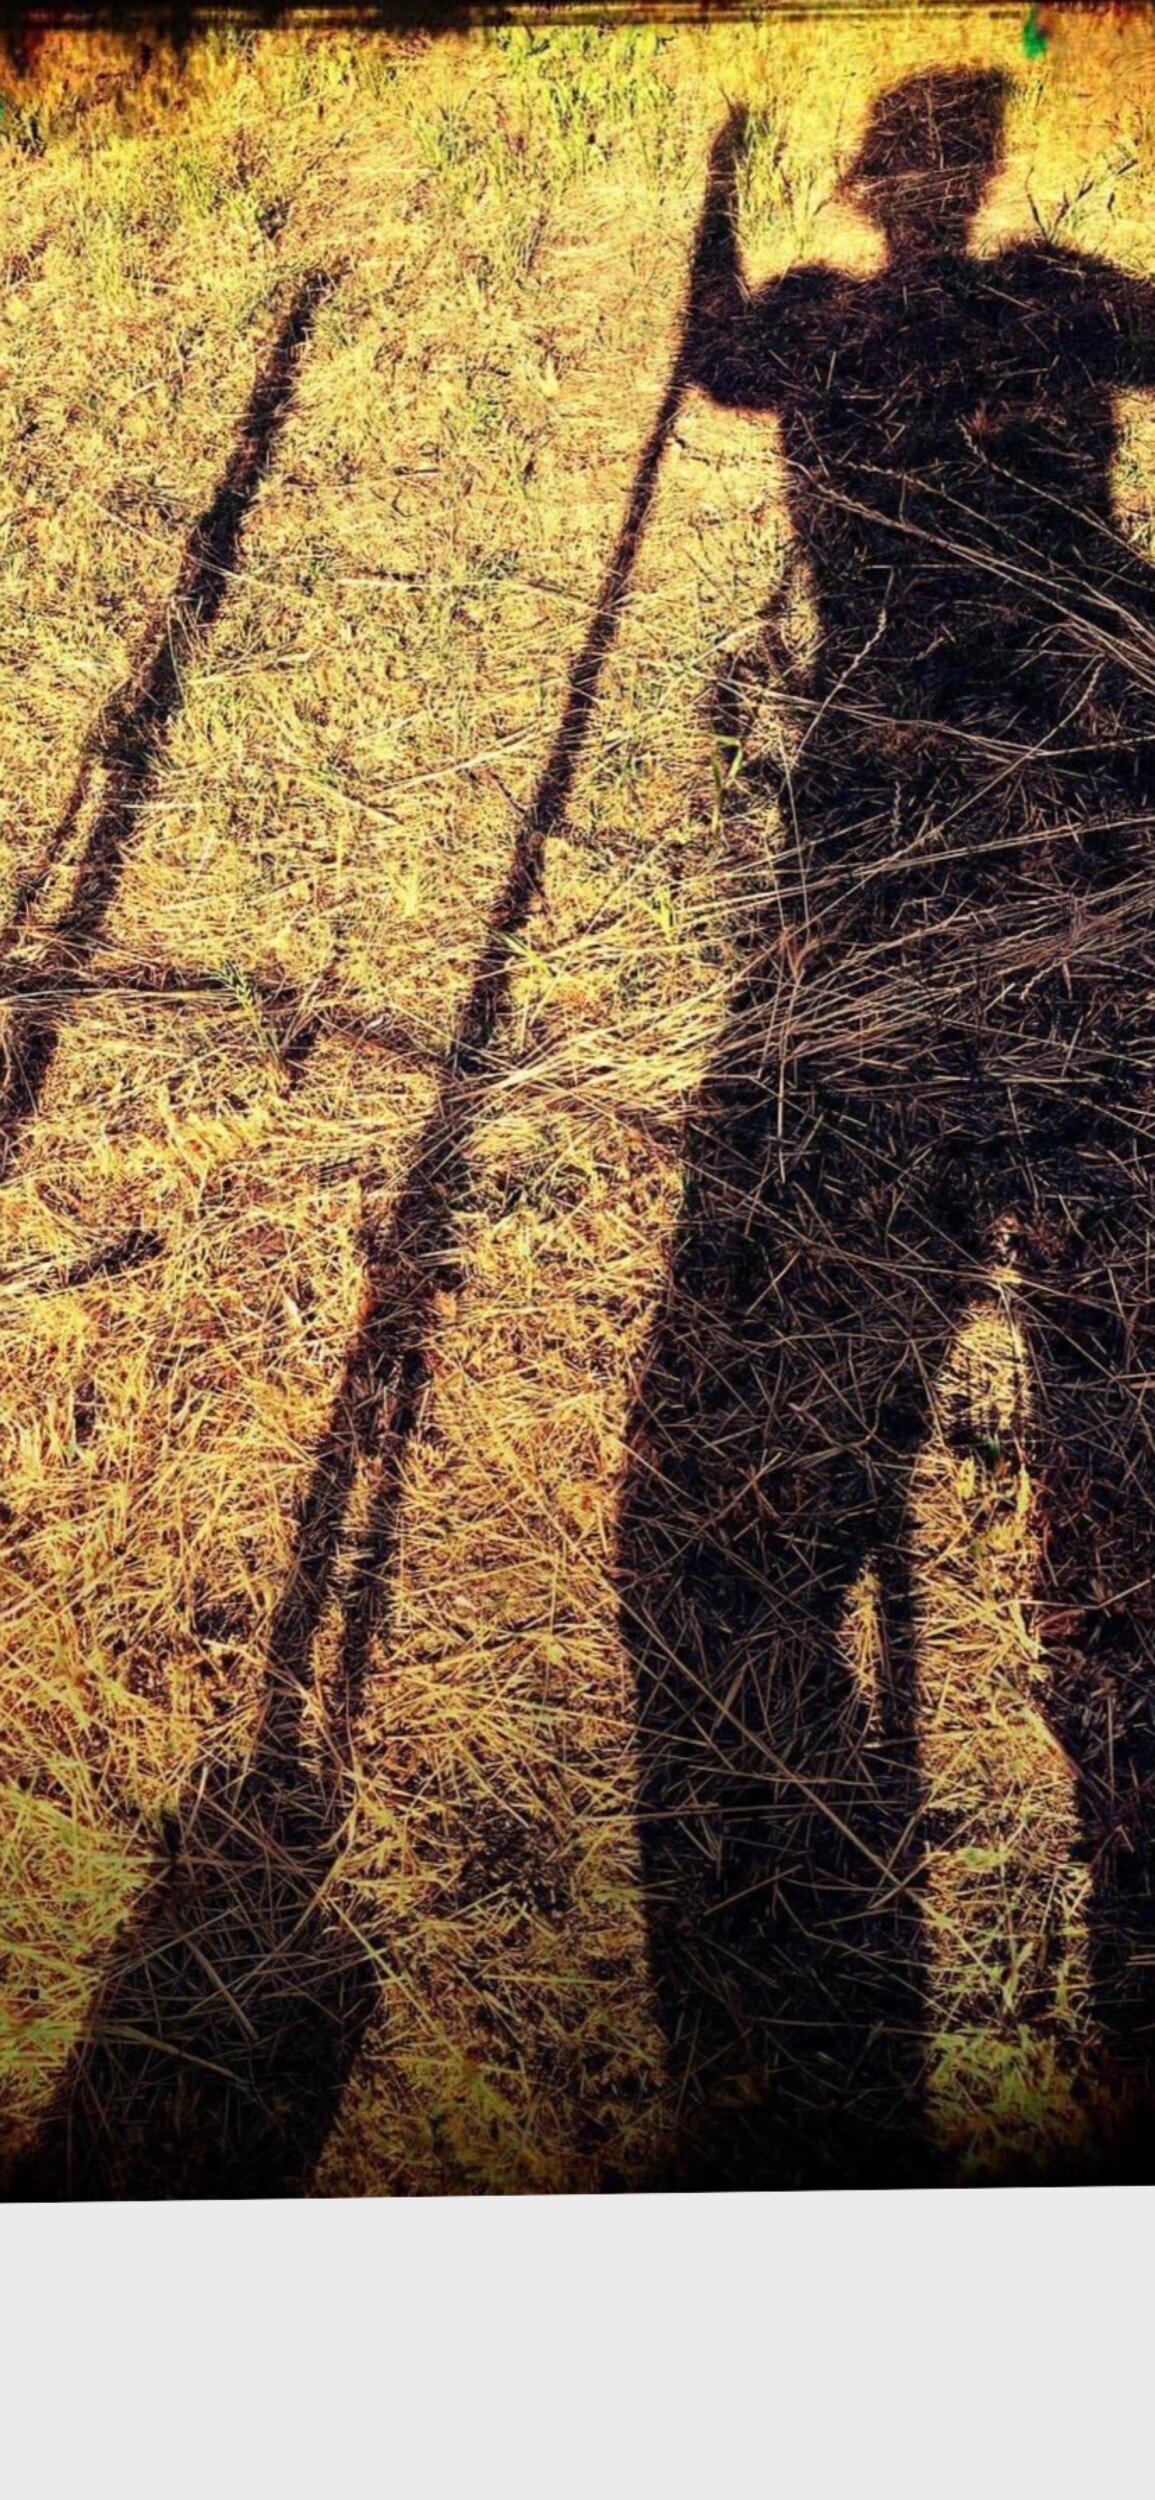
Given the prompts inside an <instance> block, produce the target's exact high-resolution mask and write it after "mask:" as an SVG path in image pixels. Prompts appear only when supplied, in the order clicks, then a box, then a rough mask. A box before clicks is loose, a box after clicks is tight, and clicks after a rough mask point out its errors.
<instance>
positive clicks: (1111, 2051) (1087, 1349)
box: [1028, 1150, 1155, 2181]
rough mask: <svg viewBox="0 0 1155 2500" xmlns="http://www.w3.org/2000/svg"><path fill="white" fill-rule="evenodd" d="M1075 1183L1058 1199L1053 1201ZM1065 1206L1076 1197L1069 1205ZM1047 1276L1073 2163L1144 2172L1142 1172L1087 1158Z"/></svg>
mask: <svg viewBox="0 0 1155 2500" xmlns="http://www.w3.org/2000/svg"><path fill="white" fill-rule="evenodd" d="M1073 1199H1075V1193H1074V1192H1072V1193H1070V1196H1069V1197H1068V1200H1067V1205H1068V1209H1070V1207H1071V1204H1072V1200H1073ZM1080 1202H1081V1203H1080ZM1075 1203H1076V1205H1077V1207H1078V1219H1077V1222H1076V1224H1075V1225H1074V1227H1073V1229H1072V1234H1071V1235H1070V1237H1069V1238H1068V1241H1067V1244H1066V1250H1065V1256H1064V1259H1063V1266H1062V1272H1061V1274H1060V1275H1059V1276H1057V1277H1050V1278H1045V1279H1044V1280H1043V1282H1042V1283H1041V1284H1039V1285H1038V1286H1036V1288H1035V1289H1034V1291H1033V1293H1031V1294H1030V1296H1029V1299H1030V1301H1031V1302H1033V1305H1034V1308H1033V1311H1032V1315H1031V1319H1030V1320H1029V1321H1028V1327H1029V1329H1030V1332H1031V1340H1032V1342H1033V1344H1034V1346H1035V1348H1036V1360H1037V1364H1038V1370H1039V1378H1040V1386H1039V1408H1040V1426H1041V1432H1042V1437H1043V1448H1042V1451H1041V1462H1042V1463H1041V1471H1040V1472H1041V1479H1042V1494H1041V1502H1040V1509H1041V1513H1042V1521H1041V1527H1042V1534H1041V1543H1042V1550H1043V1561H1044V1578H1043V1588H1042V1592H1041V1595H1042V1610H1043V1612H1042V1629H1043V1638H1044V1649H1045V1653H1046V1655H1047V1659H1048V1664H1049V1668H1050V1700H1049V1709H1050V1716H1051V1718H1052V1721H1053V1723H1054V1726H1055V1728H1056V1732H1057V1733H1058V1735H1059V1737H1060V1739H1061V1741H1062V1743H1063V1745H1064V1746H1065V1748H1066V1750H1067V1752H1068V1754H1069V1756H1070V1758H1071V1760H1072V1762H1073V1763H1074V1765H1075V1768H1076V1774H1077V1780H1078V1796H1079V1809H1080V1817H1081V1821H1082V1826H1083V1834H1084V1847H1085V1850H1086V1853H1087V1857H1088V1860H1089V1864H1090V1869H1091V1895H1090V1905H1089V1924H1090V1938H1089V1942H1090V1971H1091V1989H1092V2007H1091V2010H1092V2013H1093V2016H1094V2019H1095V2022H1096V2024H1097V2026H1098V2028H1099V2030H1100V2033H1101V2035H1102V2043H1103V2050H1104V2055H1105V2063H1106V2070H1107V2071H1106V2085H1107V2090H1108V2093H1109V2096H1110V2101H1111V2105H1112V2106H1111V2111H1110V2114H1109V2117H1108V2120H1107V2123H1106V2125H1105V2126H1103V2125H1102V2123H1101V2122H1098V2123H1097V2126H1096V2141H1095V2143H1094V2145H1093V2146H1092V2147H1091V2148H1090V2150H1089V2151H1088V2155H1087V2161H1086V2173H1087V2175H1089V2176H1095V2177H1099V2178H1126V2179H1133V2180H1143V2181H1150V2180H1151V2179H1153V2178H1155V1562H1153V1556H1155V1430H1153V1425H1152V1416H1151V1411H1150V1383H1151V1379H1152V1377H1153V1375H1155V1324H1153V1319H1152V1300H1151V1292H1150V1279H1149V1263H1150V1243H1151V1238H1152V1229H1153V1226H1152V1218H1153V1214H1155V1209H1153V1208H1152V1203H1151V1190H1150V1176H1149V1175H1147V1176H1144V1175H1143V1172H1142V1168H1141V1164H1140V1161H1139V1158H1138V1156H1137V1155H1135V1156H1134V1157H1133V1158H1132V1159H1131V1160H1130V1162H1129V1163H1128V1162H1125V1161H1124V1159H1123V1158H1122V1157H1121V1156H1119V1155H1116V1156H1114V1157H1111V1158H1110V1159H1109V1158H1108V1155H1107V1153H1106V1151H1105V1150H1104V1152H1103V1154H1102V1156H1101V1158H1099V1159H1098V1160H1097V1162H1096V1164H1095V1165H1094V1167H1092V1166H1090V1164H1089V1165H1088V1169H1087V1171H1086V1172H1085V1174H1084V1176H1083V1187H1082V1189H1081V1191H1080V1192H1079V1193H1078V1199H1075Z"/></svg>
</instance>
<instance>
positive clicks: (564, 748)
mask: <svg viewBox="0 0 1155 2500" xmlns="http://www.w3.org/2000/svg"><path fill="white" fill-rule="evenodd" d="M680 397H681V376H680V373H678V372H675V374H674V375H673V376H672V377H671V380H670V383H669V386H668V388H667V391H666V393H665V395H664V397H663V400H662V402H661V405H660V407H659V409H658V412H657V415H656V417H655V421H654V424H653V426H652V428H651V431H650V435H649V438H648V440H647V443H646V445H645V446H644V448H643V452H642V455H641V458H640V461H639V464H638V468H637V472H636V475H635V478H634V483H633V488H632V492H631V495H630V499H629V502H628V505H627V508H626V512H625V515H624V518H623V521H622V525H621V528H620V530H619V532H618V536H617V539H616V542H615V544H614V547H613V550H612V552H611V555H610V559H609V563H608V565H607V568H606V572H605V576H604V579H603V581H602V585H601V590H600V595H599V598H598V601H597V604H596V606H595V608H594V611H593V615H592V618H591V622H590V625H589V628H588V631H587V633H586V635H585V638H584V641H583V643H582V645H581V648H580V650H579V652H578V653H577V656H576V658H575V660H574V662H573V664H572V667H571V669H570V672H569V684H568V691H567V697H566V702H565V706H564V709H563V712H562V716H561V719H560V722H559V724H558V729H557V732H556V735H555V737H554V740H553V743H552V746H551V748H550V751H549V754H548V756H547V758H546V761H545V764H544V766H543V769H542V773H541V776H540V778H539V780H538V784H537V788H536V790H535V793H534V796H533V800H532V803H531V805H530V806H529V807H528V808H527V809H526V810H525V813H524V815H523V817H522V820H521V823H520V825H519V829H518V833H517V838H516V841H515V843H514V846H513V855H512V858H511V860H510V864H509V869H508V873H507V876H506V878H505V881H504V884H503V885H502V887H501V889H500V891H499V893H498V894H497V896H496V897H495V899H494V904H493V908H492V911H491V914H490V919H489V925H488V928H487V930H486V932H485V937H484V942H483V945H482V947H481V950H480V953H479V956H478V960H477V963H476V965H475V968H474V973H473V978H472V980H471V983H470V986H469V989H468V991H467V992H466V995H465V997H464V999H463V1001H462V1004H461V1008H460V1012H459V1014H458V1017H457V1020H456V1025H455V1029H454V1033H453V1036H452V1040H451V1044H450V1048H449V1050H448V1052H447V1054H446V1058H445V1062H444V1065H443V1067H442V1069H441V1072H440V1077H439V1082H438V1087H437V1092H436V1095H435V1099H434V1102H433V1106H432V1108H431V1110H430V1112H429V1115H428V1118H427V1119H426V1121H425V1123H424V1125H423V1127H422V1130H421V1132H420V1135H419V1137H418V1139H417V1143H416V1146H415V1149H414V1152H413V1154H412V1156H411V1158H410V1161H409V1165H408V1168H407V1170H406V1171H405V1172H404V1174H403V1175H402V1178H401V1182H400V1185H399V1188H398V1192H397V1197H396V1200H395V1202H394V1205H393V1209H392V1211H391V1214H390V1218H389V1221H388V1223H387V1225H386V1226H385V1227H384V1229H383V1230H382V1231H380V1232H378V1231H376V1230H374V1229H372V1228H370V1229H367V1231H366V1234H365V1237H364V1241H363V1250H364V1257H365V1267H366V1290H365V1296H364V1306H363V1316H362V1319H361V1323H360V1326H359V1328H358V1329H357V1331H356V1334H355V1336H354V1338H353V1340H352V1342H351V1344H350V1346H349V1349H348V1352H347V1355H346V1360H345V1365H344V1369H343V1373H342V1377H341V1380H340V1383H339V1385H338V1388H337V1392H336V1395H335V1397H334V1401H333V1406H332V1410H331V1413H330V1417H329V1421H328V1424H327V1426H326V1429H325V1431H324V1433H323V1434H322V1436H321V1439H320V1441H319V1443H318V1446H317V1449H316V1451H315V1453H314V1457H313V1464H312V1468H311V1471H310V1475H309V1479H308V1483H307V1485H306V1488H305V1491H304V1495H303V1498H302V1501H301V1504H300V1508H299V1512H298V1517H297V1523H296V1531H295V1538H294V1550H293V1559H292V1563H291V1567H290V1570H289V1572H288V1574H287V1578H286V1583H285V1587H284V1591H283V1593H282V1596H281V1600H280V1603H279V1605H278V1607H277V1609H276V1612H275V1615H274V1618H273V1623H272V1628H271V1631H270V1636H269V1643H268V1650H267V1656H266V1660H265V1670H264V1681H263V1690H262V1697H261V1709H260V1717H259V1724H258V1729H257V1733H256V1737H255V1740H254V1743H253V1746H252V1748H251V1750H250V1753H249V1755H248V1757H247V1759H246V1760H244V1761H243V1762H239V1763H235V1764H230V1763H227V1762H222V1761H221V1760H220V1759H219V1758H218V1756H217V1755H216V1754H210V1755H208V1756H206V1758H205V1760H204V1761H203V1762H201V1763H200V1764H198V1766H197V1768H196V1770H195V1771H194V1773H193V1776H192V1778H191V1780H190V1781H189V1783H188V1786H187V1788H186V1791H185V1794H184V1796H183V1798H182V1800H181V1803H180V1805H179V1807H178V1808H177V1810H176V1812H175V1813H174V1814H173V1815H172V1816H170V1817H169V1818H168V1821H167V1825H166V1858H167V1862H166V1863H165V1864H164V1865H163V1866H161V1867H160V1868H159V1870H158V1872H157V1875H156V1878H155V1880H154V1882H153V1883H152V1884H151V1885H150V1886H149V1887H148V1888H147V1889H146V1892H145V1894H144V1896H143V1899H142V1900H141V1902H140V1903H139V1904H138V1906H137V1908H136V1910H135V1911H134V1913H133V1916H132V1917H131V1918H130V1920H129V1921H128V1923H127V1926H126V1928H125V1931H124V1932H123V1934H122V1935H121V1936H120V1937H119V1938H118V1939H117V1941H116V1943H115V1944H114V1946H113V1948H112V1952H111V1954H110V1956H109V1961H108V1966H107V1969H106V1972H105V1974H104V1976H103V1978H102V1979H101V1981H100V1983H99V1984H98V1986H97V1988H96V1991H95V1993H94V1997H93V2001H92V2004H91V2006H90V2008H89V2012H88V2016H87V2019H86V2022H85V2027H84V2032H83V2035H82V2037H81V2039H80V2041H79V2043H78V2045H77V2048H76V2050H75V2051H74V2053H73V2055H72V2056H71V2058H70V2059H69V2061H68V2064H67V2066H66V2069H65V2072H64V2074H63V2076H62V2077H61V2080H60V2083H59V2086H58V2088H57V2090H56V2092H55V2093H54V2095H53V2098H52V2101H51V2103H50V2105H49V2108H48V2110H47V2111H46V2112H45V2114H44V2117H43V2119H42V2122H41V2124H40V2127H39V2128H38V2131H37V2135H36V2139H35V2142H34V2143H33V2145H32V2147H31V2149H30V2151H29V2152H28V2153H27V2154H26V2155H25V2156H24V2157H23V2158H21V2159H19V2160H18V2161H17V2162H16V2163H15V2164H14V2165H12V2167H11V2168H10V2171H9V2176H8V2179H7V2182H6V2185H5V2193H6V2195H7V2196H8V2198H9V2199H10V2200H11V2199H16V2200H20V2199H27V2200H42V2201H52V2200H58V2199H91V2198H99V2199H107V2198H125V2197H130V2198H131V2197H144V2198H158V2197H179V2198H191V2197H199V2196H215V2197H242V2196H243V2197H265V2196H289V2195H299V2194H303V2193H306V2192H307V2191H308V2189H309V2187H310V2186H311V2184H312V2181H313V2178H314V2175H315V2172H316V2168H317V2164H318V2162H319V2160H320V2157H321V2154H322V2152H323V2150H324V2147H325V2144H326V2142H327V2140H328V2137H329V2134H330V2132H331V2129H332V2126H333V2123H334V2121H335V2118H336V2116H337V2112H338V2109H339V2106H340V2102H341V2098H342V2095H343V2093H344V2090H345V2085H346V2083H347V2080H348V2077H349V2075H350V2073H351V2070H352V2067H353V2065H354V2063H355V2061H356V2059H357V2056H358V2055H359V2052H360V2049H361V2046H362V2042H363V2039H364V2035H365V2031H366V2027H367V2025H368V2024H369V2022H370V2021H371V2020H372V2018H373V2016H374V2014H375V2012H376V2011H377V2009H378V2007H379V2005H380V1997H381V1981H382V1977H383V1975H384V1974H385V1973H387V1970H388V1966H389V1962H388V1942H387V1939H386V1940H382V1939H380V1938H379V1937H377V1936H366V1935H364V1934H363V1933H362V1932H361V1930H360V1928H359V1927H357V1926H355V1925H354V1924H353V1923H352V1922H351V1920H350V1917H349V1913H348V1910H347V1908H343V1906H342V1903H341V1899H340V1894H339V1885H340V1876H341V1859H342V1855H343V1849H344V1839H345V1829H346V1823H347V1817H348V1814H349V1811H350V1809H351V1806H352V1803H353V1802H354V1798H355V1780H356V1771H355V1763H354V1753H355V1748H356V1742H357V1736H358V1731H359V1728H360V1725H361V1722H362V1719H363V1715H364V1709H365V1702H366V1697H367V1690H368V1683H369V1678H370V1674H371V1671H372V1667H373V1664H374V1658H375V1655H376V1653H377V1652H378V1651H379V1648H380V1645H381V1644H382V1642H383V1641H384V1639H385V1638H386V1635H387V1632H388V1626H389V1617H390V1608H391V1603H392V1592H393V1586H394V1582H395V1577H396V1567H397V1559H398V1543H399V1529H400V1519H401V1506H402V1501H403V1498H404V1489H405V1470H406V1462H407V1457H408V1453H409V1450H410V1447H411V1444H412V1442H413V1438H414V1435H415V1433H416V1431H417V1428H418V1424H419V1420H420V1415H421V1411H422V1405H423V1398H424V1389H425V1383H426V1379H427V1373H428V1364H427V1348H428V1343H429V1338H430V1333H431V1329H432V1326H433V1316H434V1312H435V1309H436V1304H437V1299H438V1296H439V1294H440V1293H441V1292H442V1291H443V1290H444V1289H445V1287H446V1285H447V1284H449V1283H451V1282H453V1281H455V1277H456V1239H457V1222H458V1214H459V1210H460V1207H461V1205H462V1202H463V1199H464V1197H465V1194H466V1191H467V1186H468V1152H469V1146H470V1142H471V1139H472V1137H473V1133H474V1130H475V1128H476V1125H477V1122H478V1120H479V1119H480V1117H481V1115H482V1112H483V1110H484V1107H485V1102H486V1094H487V1087H488V1084H489V1082H490V1080H491V1078H492V1076H493V1075H494V1073H495V1072H496V1071H497V1070H498V1069H499V1068H500V1066H501V1060H500V1056H499V1055H498V1053H497V1049H496V1045H497V1043H498V1041H499V1037H500V1033H501V1028H502V1025H503V1023H504V1020H505V1017H506V1013H507V1009H508V1004H509V994H510V985H511V980H512V975H513V970H514V966H515V964H516V960H517V958H516V949H515V944H514V941H516V939H517V937H518V936H519V934H520V933H521V931H522V930H523V929H524V927H525V926H526V923H527V921H528V919H529V917H530V914H531V912H532V911H533V908H534V905H535V903H536V902H537V899H538V896H539V894H540V891H541V881H542V872H543V867H544V861H545V855H546V848H547V844H548V840H549V836H550V835H551V834H552V833H553V832H555V831H556V829H557V827H558V826H559V824H560V823H561V822H562V821H563V819H564V815H565V810H566V806H567V803H568V799H569V794H570V790H571V787H572V784H573V779H574V775H575V773H576V771H577V767H578V763H579V760H580V756H581V753H582V749H583V747H584V744H585V741H586V738H587V736H588V733H589V728H590V724H591V721H592V720H593V718H594V714H595V705H596V699H597V691H598V685H599V680H600V675H601V670H602V665H603V662H604V660H605V658H606V655H607V653H608V652H609V650H610V649H611V647H612V644H613V641H614V638H615V636H616V633H617V629H618V624H619V621H620V617H621V612H622V608H623V606H624V603H625V600H626V597H627V595H628V590H629V583H630V578H631V573H632V568H633V563H634V558H635V554H636V550H637V546H638V544H639V541H640V538H641V535H642V532H643V530H644V528H645V524H646V520H647V518H648V514H649V511H650V507H651V503H652V499H653V492H654V486H655V482H656V478H657V474H658V470H659V467H660V463H661V458H662V454H663V451H664V449H665V446H666V443H667V441H668V438H669V434H670V431H671V429H672V426H673V423H674V420H675V417H676V414H677V409H678V406H679V403H680ZM362 1472H364V1473H365V1474H366V1475H367V1477H368V1480H369V1488H370V1492H369V1503H368V1515H367V1523H366V1527H365V1531H364V1534H363V1536H362V1537H361V1539H360V1541H359V1543H358V1546H357V1549H356V1551H355V1552H354V1553H353V1554H352V1556H351V1557H349V1556H348V1555H347V1554H346V1552H345V1548H346V1546H347V1542H348V1540H347V1527H346V1523H347V1519H348V1512H349V1506H350V1502H351V1499H352V1495H353V1490H354V1486H355V1484H356V1482H357V1480H358V1477H359V1475H360V1474H362ZM331 1602H332V1603H335V1604H336V1605H337V1606H338V1607H339V1611H340V1618H341V1635H340V1649H339V1658H338V1662H337V1666H336V1669H335V1672H334V1675H333V1677H332V1680H331V1683H330V1686H329V1688H328V1689H327V1691H326V1692H325V1693H324V1695H323V1696H322V1697H321V1707H320V1709H319V1710H314V1711H313V1712H312V1714H311V1719H310V1714H309V1713H308V1711H307V1704H308V1702H309V1700H310V1697H311V1696H312V1695H313V1693H314V1688H315V1679H316V1656H315V1653H316V1642H317V1635H318V1631H319V1628H320V1624H321V1619H322V1616H323V1614H324V1613H325V1610H326V1608H327V1607H328V1606H329V1605H330V1603H331Z"/></svg>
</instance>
